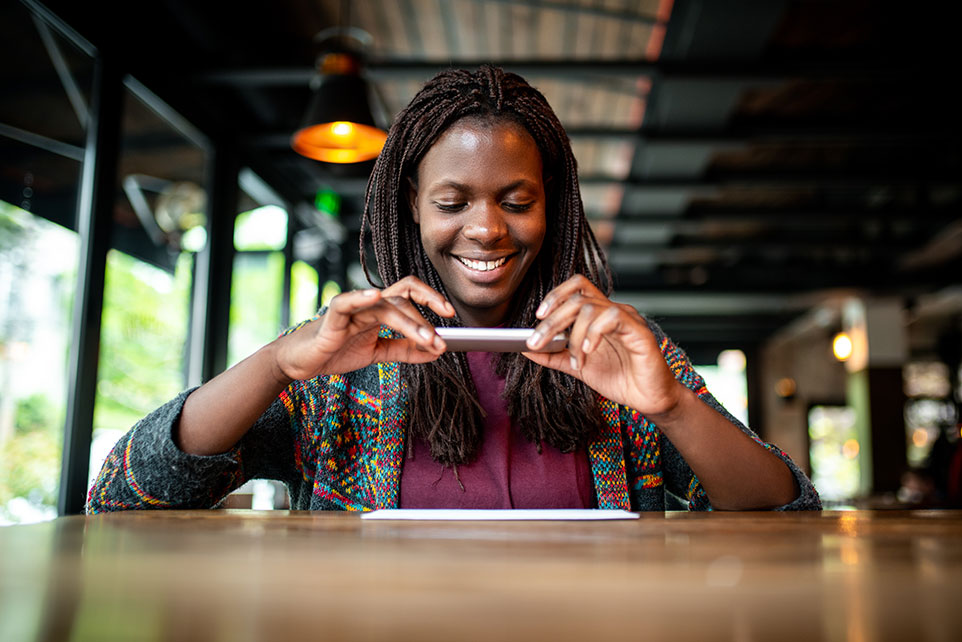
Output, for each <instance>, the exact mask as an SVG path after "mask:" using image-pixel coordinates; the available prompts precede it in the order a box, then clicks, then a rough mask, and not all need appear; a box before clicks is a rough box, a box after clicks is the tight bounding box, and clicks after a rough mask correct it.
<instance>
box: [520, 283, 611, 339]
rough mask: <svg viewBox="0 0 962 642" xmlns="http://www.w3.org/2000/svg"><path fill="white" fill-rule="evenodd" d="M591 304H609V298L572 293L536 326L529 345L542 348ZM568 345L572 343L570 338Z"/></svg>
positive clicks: (569, 325)
mask: <svg viewBox="0 0 962 642" xmlns="http://www.w3.org/2000/svg"><path fill="white" fill-rule="evenodd" d="M589 304H591V305H600V306H602V307H604V306H607V305H609V303H608V300H607V299H605V298H603V297H600V298H595V297H587V296H585V295H583V294H580V293H574V294H572V295H571V296H570V297H568V298H567V299H566V300H565V301H563V302H561V303H560V304H559V305H557V306H556V307H555V308H554V309H553V310H552V311H551V313H550V314H549V315H548V316H547V317H545V318H544V319H543V320H542V321H541V323H539V324H538V325H536V326H535V328H534V334H533V335H532V336H531V338H530V339H529V340H528V347H529V348H531V349H532V350H539V349H541V347H542V346H543V345H544V344H545V343H547V341H548V339H549V338H550V337H553V336H554V335H556V334H558V333H559V332H564V331H565V330H567V329H568V328H569V327H571V324H573V323H574V321H575V319H576V318H577V317H578V313H579V312H580V311H581V309H582V308H583V307H584V306H586V305H589ZM568 345H569V346H571V345H572V344H571V340H570V338H569V341H568Z"/></svg>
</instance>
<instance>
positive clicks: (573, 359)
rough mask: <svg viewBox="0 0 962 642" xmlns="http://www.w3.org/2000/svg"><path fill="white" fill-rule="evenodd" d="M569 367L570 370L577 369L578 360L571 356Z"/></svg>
mask: <svg viewBox="0 0 962 642" xmlns="http://www.w3.org/2000/svg"><path fill="white" fill-rule="evenodd" d="M571 369H572V370H577V369H578V360H577V359H575V358H574V357H571Z"/></svg>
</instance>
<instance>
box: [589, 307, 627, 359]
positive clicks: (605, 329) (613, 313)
mask: <svg viewBox="0 0 962 642" xmlns="http://www.w3.org/2000/svg"><path fill="white" fill-rule="evenodd" d="M624 314H625V312H624V310H622V309H621V308H620V307H618V306H613V307H610V308H608V309H607V310H605V311H604V312H602V313H601V314H599V315H598V316H597V317H596V318H595V319H594V321H593V322H592V323H591V325H590V326H589V327H587V328H586V330H585V335H584V339H582V341H581V344H580V346H581V352H582V354H583V355H585V357H587V355H589V354H591V353H592V352H594V351H595V348H597V347H598V345H599V344H600V343H601V340H602V339H603V338H604V337H605V336H607V335H611V334H615V333H617V332H619V331H620V330H621V328H622V324H623V322H624V321H625V318H624Z"/></svg>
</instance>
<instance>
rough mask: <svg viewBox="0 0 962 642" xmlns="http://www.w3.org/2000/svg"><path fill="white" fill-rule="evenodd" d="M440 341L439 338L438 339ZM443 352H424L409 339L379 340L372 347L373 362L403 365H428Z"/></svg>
mask: <svg viewBox="0 0 962 642" xmlns="http://www.w3.org/2000/svg"><path fill="white" fill-rule="evenodd" d="M439 339H440V337H439ZM443 352H444V350H443V349H442V350H424V349H423V348H422V347H421V345H420V344H418V343H417V342H414V341H411V340H410V339H407V338H403V339H387V338H383V337H382V338H379V339H378V340H377V344H376V345H375V347H374V361H376V362H387V361H394V362H403V363H428V362H429V361H434V360H436V359H437V358H438V357H440V356H441V354H442V353H443Z"/></svg>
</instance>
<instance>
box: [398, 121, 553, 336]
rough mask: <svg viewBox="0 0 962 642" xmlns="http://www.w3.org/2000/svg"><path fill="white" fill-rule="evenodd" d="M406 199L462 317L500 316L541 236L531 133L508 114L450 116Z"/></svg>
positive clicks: (476, 321)
mask: <svg viewBox="0 0 962 642" xmlns="http://www.w3.org/2000/svg"><path fill="white" fill-rule="evenodd" d="M410 204H411V212H412V214H413V216H414V222H415V223H417V224H418V225H419V227H420V234H421V243H422V244H423V246H424V250H425V252H426V253H427V256H428V258H429V259H430V260H431V263H432V265H434V269H435V270H437V272H438V275H439V276H440V277H441V281H442V282H443V283H444V287H445V288H446V289H447V293H448V296H449V297H450V299H451V304H452V305H453V306H454V308H455V310H457V312H458V316H459V317H460V318H461V321H462V323H464V324H465V325H467V326H482V327H485V326H496V325H499V324H501V323H502V322H503V321H504V320H505V318H506V316H507V313H508V310H509V308H510V307H511V298H512V296H513V295H514V293H515V292H516V291H517V289H518V286H519V285H520V284H521V282H522V280H523V279H524V276H525V274H526V273H527V272H528V269H529V268H530V267H531V264H532V263H534V260H535V258H536V257H537V255H538V252H539V251H540V250H541V244H542V242H543V241H544V236H545V191H544V181H543V178H542V166H541V154H540V153H539V152H538V147H537V145H535V142H534V140H533V139H532V138H531V135H530V134H529V133H528V132H527V131H526V130H525V129H524V128H522V127H520V126H518V125H516V124H514V123H508V122H500V123H499V122H495V123H491V124H489V123H481V122H478V121H475V120H471V119H467V120H462V121H459V122H457V123H455V124H454V125H452V126H451V127H450V128H449V129H448V130H447V131H446V132H445V133H444V134H442V135H441V137H440V138H439V139H438V140H437V142H436V143H435V144H434V146H433V147H431V149H429V150H428V152H427V154H425V156H424V158H423V159H422V160H421V164H420V165H419V166H418V173H417V186H413V185H412V187H411V194H410Z"/></svg>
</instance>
